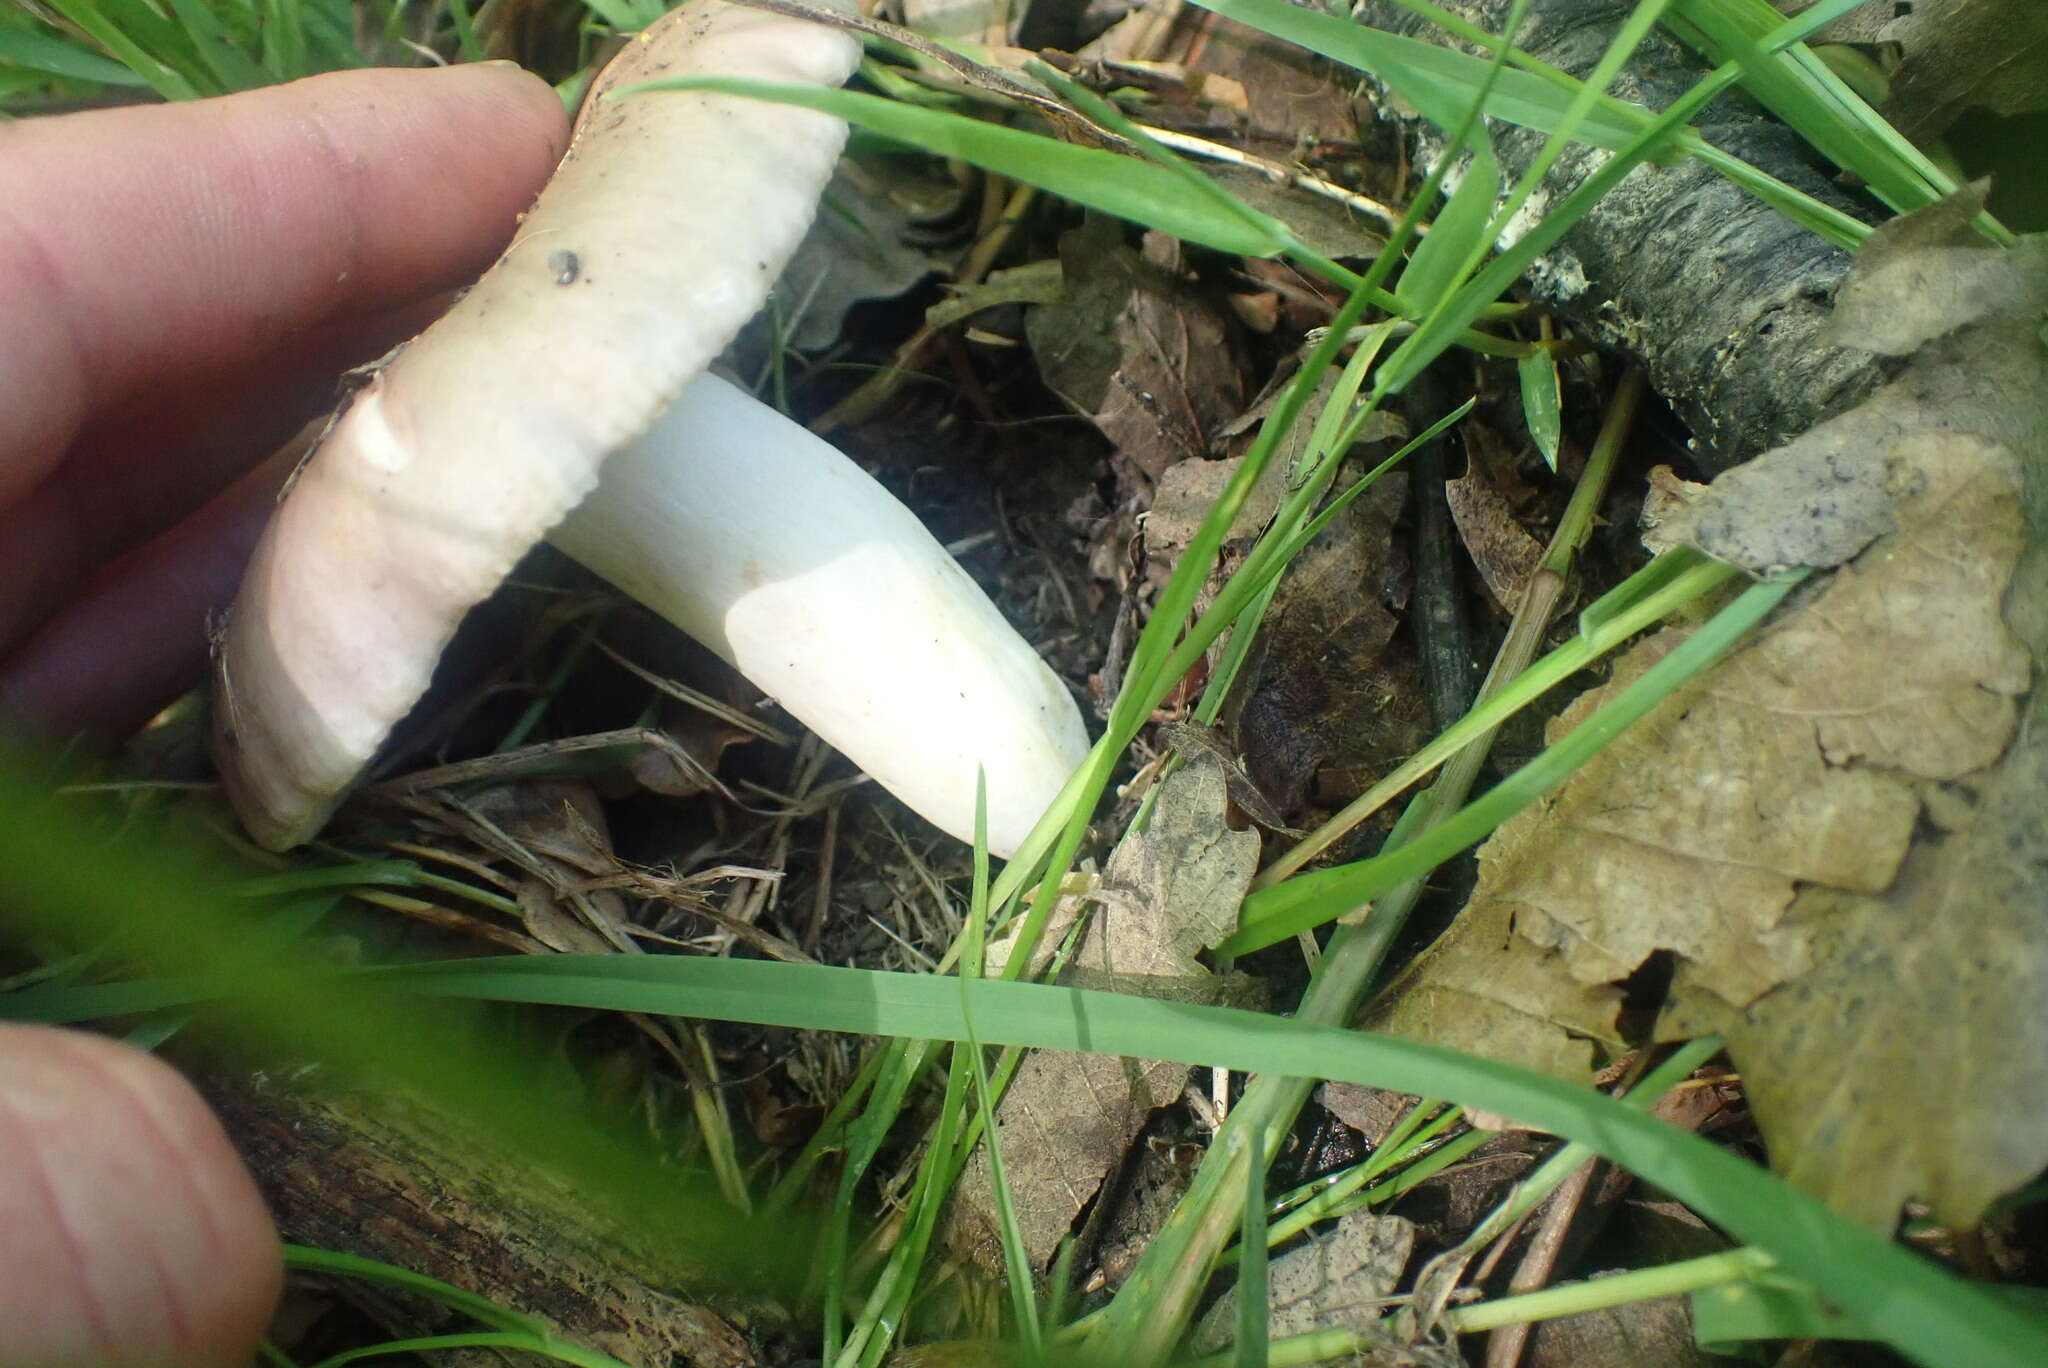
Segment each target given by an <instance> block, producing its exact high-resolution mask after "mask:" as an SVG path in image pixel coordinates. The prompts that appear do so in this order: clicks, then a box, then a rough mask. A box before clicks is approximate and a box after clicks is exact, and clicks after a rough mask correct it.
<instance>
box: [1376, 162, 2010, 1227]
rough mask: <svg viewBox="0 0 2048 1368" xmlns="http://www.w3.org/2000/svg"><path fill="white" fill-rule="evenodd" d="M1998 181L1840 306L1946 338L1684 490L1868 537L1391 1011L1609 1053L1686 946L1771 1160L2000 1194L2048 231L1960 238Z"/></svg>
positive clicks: (1385, 1015) (1528, 867) (1399, 1018)
mask: <svg viewBox="0 0 2048 1368" xmlns="http://www.w3.org/2000/svg"><path fill="white" fill-rule="evenodd" d="M1969 212H1971V210H1970V204H1969V201H1968V200H1964V201H1962V202H1960V203H1950V204H1947V205H1943V206H1936V207H1935V208H1934V209H1932V210H1930V211H1925V216H1924V217H1920V216H1916V217H1915V218H1913V219H1908V220H1906V221H1904V222H1902V223H1901V224H1899V225H1896V226H1895V228H1894V230H1893V231H1892V232H1890V233H1889V234H1887V235H1886V236H1885V237H1883V238H1880V239H1878V240H1877V241H1876V242H1875V244H1874V246H1873V248H1872V249H1870V251H1869V254H1868V256H1867V258H1866V259H1864V260H1859V262H1858V265H1857V271H1856V277H1855V280H1854V282H1853V283H1852V286H1851V288H1850V289H1849V290H1847V291H1845V295H1846V296H1847V298H1846V300H1845V305H1844V310H1845V312H1844V317H1843V318H1842V319H1841V320H1838V321H1837V323H1836V325H1835V326H1836V327H1837V329H1839V330H1842V331H1844V332H1847V331H1848V330H1849V329H1850V328H1855V329H1859V330H1861V332H1860V337H1861V339H1862V340H1863V341H1864V342H1865V343H1866V344H1868V345H1872V346H1873V347H1876V348H1888V349H1889V348H1896V349H1898V350H1906V349H1908V348H1910V347H1911V346H1912V345H1913V344H1914V343H1916V342H1919V341H1921V340H1922V339H1927V341H1926V345H1925V346H1923V347H1921V349H1920V351H1919V352H1918V354H1917V355H1916V356H1915V358H1914V360H1913V361H1912V363H1911V364H1910V365H1909V366H1908V368H1907V370H1906V371H1905V372H1904V373H1903V374H1902V375H1901V376H1900V377H1899V378H1898V379H1897V380H1895V381H1894V382H1893V383H1892V384H1891V385H1889V386H1888V387H1887V388H1885V389H1884V390H1882V391H1881V392H1879V393H1878V394H1877V395H1875V396H1874V397H1873V398H1872V399H1871V400H1870V401H1869V402H1868V403H1867V404H1866V405H1864V406H1863V407H1861V408H1859V409H1857V410H1854V411H1852V412H1850V413H1848V414H1845V415H1843V416H1842V417H1840V418H1838V419H1835V420H1833V421H1831V422H1829V423H1825V424H1822V425H1821V426H1820V427H1817V428H1816V429H1814V431H1813V432H1811V433H1809V434H1807V435H1806V436H1804V437H1802V438H1800V439H1798V440H1797V441H1795V442H1793V443H1790V444H1788V445H1787V446H1786V447H1783V448H1780V449H1778V450H1777V451H1774V452H1772V453H1769V454H1767V455H1766V456H1764V457H1761V458H1759V459H1758V460H1757V461H1756V462H1754V463H1753V464H1752V465H1751V466H1748V467H1743V468H1738V469H1737V470H1735V471H1731V472H1730V473H1729V474H1728V475H1726V476H1724V477H1723V478H1722V479H1721V480H1720V481H1717V482H1716V484H1715V485H1714V486H1713V487H1712V489H1711V490H1710V491H1709V492H1708V493H1707V494H1706V495H1704V496H1702V497H1701V498H1700V499H1698V500H1697V501H1696V502H1694V503H1693V504H1692V505H1691V507H1690V508H1689V509H1687V510H1686V512H1685V515H1684V516H1686V517H1690V518H1691V520H1692V526H1691V535H1692V536H1693V538H1694V539H1695V540H1696V541H1697V542H1698V543H1700V544H1702V545H1705V546H1706V547H1707V549H1709V550H1711V551H1715V552H1717V553H1720V554H1727V555H1730V556H1731V558H1736V559H1739V560H1740V561H1741V562H1742V563H1746V564H1749V565H1751V566H1752V567H1754V568H1765V567H1770V566H1776V565H1790V564H1818V565H1823V566H1825V565H1833V564H1839V565H1840V566H1841V568H1840V569H1838V570H1836V571H1835V572H1834V574H1833V575H1832V576H1830V577H1829V578H1828V579H1827V580H1826V581H1824V582H1818V583H1817V584H1816V585H1815V586H1813V587H1811V588H1810V589H1809V590H1807V591H1805V592H1803V593H1802V594H1801V595H1800V597H1799V598H1798V599H1797V600H1796V601H1795V602H1794V604H1793V606H1791V607H1789V608H1788V609H1787V611H1786V612H1785V613H1784V614H1783V615H1782V616H1781V617H1780V618H1779V619H1778V620H1777V621H1776V622H1774V623H1772V624H1771V625H1769V626H1768V627H1767V628H1766V629H1765V630H1764V631H1763V632H1762V633H1760V634H1759V636H1758V637H1757V638H1756V639H1755V640H1754V641H1752V642H1751V643H1750V644H1748V645H1747V646H1746V647H1744V648H1743V649H1742V650H1740V651H1738V652H1737V653H1736V654H1734V655H1733V656H1731V657H1730V658H1729V659H1728V660H1727V661H1725V662H1724V663H1723V664H1722V665H1721V666H1720V667H1719V668H1717V669H1716V670H1715V671H1713V672H1712V673H1710V674H1708V675H1706V676H1704V677H1702V678H1701V679H1699V680H1697V681H1695V682H1694V683H1693V685H1692V686H1691V687H1689V688H1688V689H1687V690H1685V691H1683V692H1681V693H1680V694H1678V695H1677V696H1674V697H1673V698H1672V699H1670V700H1669V701H1668V702H1667V703H1666V704H1665V705H1664V706H1663V707H1662V708H1661V709H1659V710H1658V711H1657V712H1656V713H1653V714H1652V715H1651V716H1650V717H1649V718H1646V719H1645V720H1644V721H1643V722H1642V723H1641V724H1640V725H1639V726H1638V727H1637V728H1636V729H1635V730H1634V731H1633V732H1631V733H1630V734H1629V735H1628V736H1626V737H1624V738H1623V739H1622V740H1621V741H1620V742H1617V743H1616V744H1615V745H1614V746H1612V747H1611V748H1610V749H1609V750H1608V751H1607V752H1606V753H1604V754H1603V755H1601V756H1600V757H1598V758H1597V759H1596V760H1595V761H1593V762H1592V763H1591V764H1589V765H1587V766H1586V767H1584V768H1583V769H1582V770H1580V771H1579V772H1578V773H1577V774H1576V775H1574V776H1573V778H1572V779H1571V780H1570V781H1569V782H1568V783H1567V784H1565V785H1564V786H1563V787H1562V788H1561V789H1560V790H1558V791H1557V792H1556V793H1554V794H1553V795H1551V796H1550V798H1549V799H1547V800H1546V801H1544V802H1543V803H1541V804H1538V805H1536V806H1535V807H1532V808H1531V809H1529V810H1528V811H1526V812H1524V813H1523V814H1522V815H1521V816H1519V817H1517V818H1516V819H1514V820H1513V821H1511V822H1509V823H1507V824H1506V825H1505V826H1503V827H1502V828H1501V830H1500V831H1499V832H1497V833H1496V834H1495V836H1494V837H1493V838H1492V840H1490V841H1489V842H1488V843H1487V845H1486V846H1485V847H1484V848H1483V849H1482V850H1481V852H1480V856H1479V858H1480V881H1479V886H1478V889H1477V891H1476V892H1475V894H1474V896H1473V899H1472V901H1471V904H1470V905H1469V906H1468V907H1467V908H1466V910H1465V912H1464V913H1463V914H1462V915H1461V917H1460V918H1459V920H1458V922H1457V923H1456V924H1455V925H1454V927H1453V929H1452V930H1451V931H1450V932H1449V933H1448V934H1447V935H1446V936H1445V937H1444V938H1443V939H1442V940H1441V941H1439V942H1438V944H1437V945H1436V946H1434V947H1433V948H1432V949H1431V950H1430V951H1429V952H1428V953H1427V954H1426V955H1425V956H1424V957H1423V958H1422V959H1420V960H1418V961H1417V962H1416V963H1415V964H1414V965H1413V966H1411V967H1410V969H1409V970H1408V971H1407V972H1406V973H1404V974H1403V975H1402V976H1401V978H1400V979H1399V980H1398V981H1397V982H1396V983H1395V984H1394V985H1393V987H1392V988H1391V989H1390V990H1389V992H1388V993H1387V994H1386V995H1385V996H1384V997H1383V998H1382V999H1381V1001H1380V1002H1379V1003H1378V1004H1376V1005H1375V1007H1374V1008H1373V1010H1372V1012H1371V1013H1370V1023H1369V1024H1372V1025H1374V1026H1377V1027H1380V1028H1382V1029H1387V1030H1390V1031H1393V1032H1395V1033H1397V1034H1402V1035H1409V1036H1426V1037H1428V1038H1430V1039H1433V1040H1437V1041H1439V1042H1442V1043H1449V1044H1454V1045H1463V1046H1467V1047H1478V1048H1482V1049H1483V1050H1484V1051H1485V1052H1486V1053H1489V1054H1492V1055H1494V1056H1495V1057H1504V1058H1509V1059H1513V1060H1515V1061H1518V1062H1521V1063H1525V1064H1528V1065H1531V1066H1534V1067H1538V1068H1541V1069H1544V1070H1546V1071H1548V1072H1551V1073H1553V1074H1556V1075H1559V1076H1563V1077H1568V1078H1575V1079H1578V1080H1580V1081H1589V1078H1590V1069H1591V1065H1592V1061H1593V1055H1594V1047H1595V1044H1596V1043H1597V1044H1598V1045H1600V1046H1602V1047H1605V1048H1607V1049H1609V1050H1619V1049H1621V1048H1623V1047H1624V1045H1625V1044H1626V1043H1627V1042H1626V1041H1625V1040H1624V1039H1623V1038H1622V1031H1621V1028H1620V1027H1619V1025H1618V1024H1617V1012H1618V1011H1619V1009H1620V1008H1621V1006H1622V1004H1623V1001H1624V997H1625V983H1626V981H1627V980H1629V979H1630V977H1631V976H1632V975H1634V974H1635V973H1636V972H1637V971H1638V969H1639V967H1641V966H1643V965H1644V964H1645V963H1646V962H1649V961H1652V959H1653V957H1658V956H1669V957H1670V960H1671V962H1672V965H1673V975H1672V981H1671V985H1670V989H1669V994H1668V999H1667V1007H1666V1011H1665V1013H1664V1016H1663V1018H1662V1019H1661V1020H1660V1022H1659V1025H1658V1034H1659V1035H1660V1036H1662V1037H1665V1038H1682V1037H1686V1036H1692V1035H1697V1034H1701V1033H1707V1032H1714V1033H1719V1034H1721V1035H1722V1036H1723V1037H1724V1038H1726V1039H1727V1041H1728V1044H1729V1050H1730V1053H1731V1055H1732V1057H1733V1058H1734V1060H1735V1063H1736V1065H1737V1067H1738V1068H1739V1069H1740V1070H1741V1072H1742V1075H1743V1078H1744V1080H1745V1083H1746V1087H1747V1090H1748V1094H1749V1097H1750V1099H1751V1102H1752V1105H1753V1107H1754V1110H1755V1112H1756V1116H1757V1120H1758V1123H1759V1126H1760V1127H1761V1129H1762V1131H1763V1134H1764V1137H1765V1140H1766V1142H1767V1144H1768V1147H1769V1150H1770V1155H1771V1160H1772V1163H1773V1165H1774V1167H1775V1168H1777V1169H1778V1171H1779V1172H1781V1173H1783V1174H1784V1175H1786V1176H1787V1177H1789V1178H1790V1179H1791V1180H1792V1181H1794V1182H1795V1183H1797V1184H1799V1185H1800V1186H1802V1187H1804V1188H1806V1189H1807V1190H1808V1191H1811V1192H1813V1193H1815V1194H1816V1195H1818V1196H1820V1197H1822V1198H1824V1199H1825V1200H1827V1201H1829V1202H1830V1203H1832V1204H1833V1205H1835V1206H1836V1207H1837V1208H1838V1209H1840V1210H1842V1211H1844V1212H1846V1213H1848V1214H1850V1215H1852V1216H1854V1217H1856V1218H1858V1219H1860V1220H1863V1221H1865V1222H1866V1223H1869V1224H1871V1225H1873V1226H1877V1227H1880V1228H1887V1229H1888V1228H1889V1227H1890V1225H1891V1223H1892V1222H1893V1221H1894V1220H1895V1219H1896V1218H1897V1215H1898V1212H1899V1210H1900V1207H1901V1204H1902V1203H1903V1202H1905V1201H1906V1200H1908V1199H1909V1198H1915V1197H1917V1198H1920V1199H1923V1200H1925V1201H1927V1202H1928V1203H1930V1204H1931V1206H1932V1208H1933V1210H1934V1212H1935V1214H1936V1215H1937V1216H1938V1217H1939V1218H1940V1219H1941V1220H1943V1221H1945V1222H1948V1223H1951V1224H1954V1225H1958V1226H1970V1225H1974V1224H1975V1223H1976V1222H1977V1221H1978V1220H1979V1219H1980V1218H1981V1217H1982V1216H1983V1214H1984V1212H1985V1210H1986V1208H1987V1206H1988V1205H1989V1203H1990V1202H1991V1201H1992V1200H1993V1199H1994V1198H1996V1197H1997V1196H1998V1195H2000V1194H2001V1193H2004V1192H2006V1191H2009V1190H2011V1189H2012V1188H2014V1187H2016V1186H2017V1185H2019V1184H2020V1183H2022V1182H2024V1181H2026V1180H2027V1179H2028V1178H2031V1177H2032V1176H2033V1175H2034V1174H2036V1173H2037V1172H2039V1170H2040V1169H2041V1167H2042V1166H2043V1164H2044V1163H2048V1077H2044V1075H2043V1073H2042V1070H2041V1069H2040V1060H2041V1059H2042V1058H2043V1056H2044V1054H2048V1016H2044V1014H2043V1013H2042V1012H2041V1011H2040V1003H2041V1002H2042V1001H2043V1000H2044V998H2048V935H2044V932H2048V816H2044V811H2048V808H2044V803H2048V717H2043V716H2041V715H2040V714H2041V713H2042V711H2043V709H2044V707H2048V704H2044V703H2043V694H2042V692H2041V691H2036V692H2035V693H2034V694H2033V695H2032V696H2031V697H2029V696H2027V692H2026V691H2027V689H2028V687H2029V684H2030V678H2031V674H2032V664H2033V660H2034V659H2038V658H2040V657H2041V656H2042V655H2043V653H2044V652H2048V471H2044V470H2043V468H2042V466H2043V462H2042V459H2041V454H2042V452H2043V451H2044V449H2048V444H2044V436H2048V400H2044V395H2048V365H2044V356H2043V351H2044V348H2043V343H2042V339H2041V337H2040V335H2039V332H2038V324H2039V318H2038V308H2039V305H2038V302H2032V303H2030V302H2029V301H2038V299H2039V296H2038V294H2037V293H2035V292H2036V291H2038V290H2039V289H2040V281H2039V273H2040V271H2041V264H2040V263H2041V258H2040V257H2039V255H2038V252H2039V251H2040V246H2039V244H2037V243H2031V242H2029V243H2024V244H2023V246H2022V249H2021V250H2017V251H2013V252H2010V253H2001V252H1995V251H1993V249H1990V248H1982V249H1979V248H1974V247H1968V246H1963V245H1961V244H1962V239H1961V238H1960V236H1959V235H1958V234H1956V233H1955V232H1952V231H1950V230H1951V229H1953V228H1954V227H1955V225H1957V224H1959V223H1960V222H1961V221H1962V220H1963V219H1965V218H1967V216H1968V213H1969ZM1958 253H1960V254H1961V255H1958ZM2001 272H2003V273H2006V274H2007V276H2008V278H2007V279H2006V281H2005V287H2004V288H2003V289H1997V288H1988V289H1987V288H1985V282H1986V278H1987V277H1990V278H1992V279H1993V280H1994V282H1995V278H1996V277H1998V276H1999V275H2000V274H2001ZM1968 299H1976V300H1979V301H1983V307H1981V308H1975V307H1964V306H1962V305H1959V304H1958V302H1957V301H1959V300H1968ZM2014 315H2017V316H2014ZM1788 477H1789V478H1788ZM1829 490H1834V491H1837V492H1839V491H1842V490H1848V491H1853V493H1854V495H1855V497H1854V498H1846V499H1840V500H1828V499H1825V498H1819V497H1816V496H1817V495H1819V494H1822V493H1825V492H1827V491H1829ZM1731 549H1732V550H1731ZM1736 552H1739V553H1740V554H1739V555H1737V554H1735V553H1736ZM1682 635H1683V634H1682V631H1680V630H1678V629H1672V630H1667V631H1665V632H1663V633H1660V634H1659V635H1657V636H1656V637H1653V638H1651V639H1649V640H1648V641H1646V642H1644V643H1642V644H1641V645H1640V646H1638V647H1637V648H1636V649H1635V650H1634V651H1633V652H1631V653H1630V654H1629V655H1628V656H1626V657H1625V658H1623V659H1622V660H1620V661H1618V662H1617V663H1616V665H1615V669H1614V676H1613V679H1612V680H1611V681H1610V682H1609V683H1608V684H1607V685H1605V686H1603V687H1602V688H1600V689H1596V690H1593V691H1592V692H1590V693H1588V694H1586V695H1584V696H1582V697H1581V698H1580V699H1578V700H1577V701H1576V702H1574V703H1573V704H1572V705H1571V706H1570V707H1569V708H1568V709H1567V710H1566V711H1565V713H1564V714H1563V715H1562V716H1560V717H1559V718H1558V719H1556V721H1555V722H1554V723H1553V724H1552V728H1551V732H1552V736H1553V738H1555V737H1556V736H1558V735H1562V734H1564V733H1565V732H1568V731H1569V730H1571V729H1572V728H1573V727H1575V726H1576V725H1578V723H1580V722H1581V721H1583V720H1584V719H1585V718H1586V717H1587V716H1589V715H1590V714H1591V713H1592V712H1593V711H1595V710H1596V709H1597V708H1598V707H1599V706H1600V705H1601V703H1602V701H1603V700H1604V699H1605V698H1606V697H1607V696H1609V695H1610V694H1611V692H1612V691H1614V690H1615V689H1618V688H1619V687H1621V686H1622V685H1624V684H1625V683H1626V682H1627V681H1628V680H1629V679H1631V678H1634V677H1635V676H1637V675H1638V674H1640V673H1641V672H1642V671H1643V670H1645V669H1647V668H1648V666H1649V665H1650V663H1652V662H1653V661H1654V660H1656V659H1658V658H1660V657H1661V656H1662V655H1663V654H1664V653H1666V652H1668V651H1669V650H1670V649H1672V647H1673V646H1675V645H1676V643H1677V641H1678V640H1680V639H1682Z"/></svg>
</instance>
